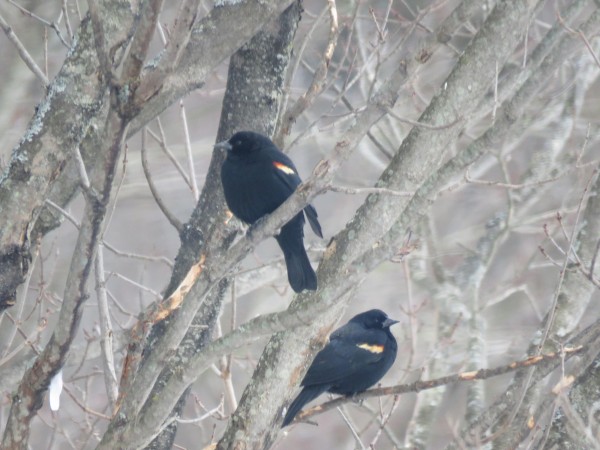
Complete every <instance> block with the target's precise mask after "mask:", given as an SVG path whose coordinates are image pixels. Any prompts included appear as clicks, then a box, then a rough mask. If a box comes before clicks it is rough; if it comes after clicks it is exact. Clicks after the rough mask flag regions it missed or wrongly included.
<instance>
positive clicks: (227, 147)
mask: <svg viewBox="0 0 600 450" xmlns="http://www.w3.org/2000/svg"><path fill="white" fill-rule="evenodd" d="M214 148H216V149H217V150H223V151H227V152H228V151H229V150H231V144H230V143H229V141H221V142H218V143H216V144H215V147H214Z"/></svg>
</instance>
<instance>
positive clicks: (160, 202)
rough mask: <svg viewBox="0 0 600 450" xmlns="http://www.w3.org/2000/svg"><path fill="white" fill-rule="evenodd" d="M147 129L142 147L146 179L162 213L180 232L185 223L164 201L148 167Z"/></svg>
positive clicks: (143, 135)
mask: <svg viewBox="0 0 600 450" xmlns="http://www.w3.org/2000/svg"><path fill="white" fill-rule="evenodd" d="M146 131H147V129H146V128H144V129H143V131H142V149H141V156H142V168H143V169H144V176H145V177H146V181H148V187H149V188H150V192H151V193H152V197H154V201H155V202H156V204H157V205H158V207H159V208H160V210H161V211H162V213H163V214H164V215H165V217H166V218H167V220H168V221H169V223H170V224H171V225H173V227H174V228H175V229H176V230H177V232H178V233H181V230H183V224H182V223H181V221H180V220H179V219H178V218H177V217H175V215H174V214H173V213H171V211H170V210H169V208H167V205H166V204H165V203H164V202H163V199H162V197H161V196H160V194H159V193H158V190H157V189H156V186H155V185H154V181H153V180H152V175H151V173H150V168H149V167H148V157H147V153H148V152H147V148H146Z"/></svg>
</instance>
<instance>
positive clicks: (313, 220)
mask: <svg viewBox="0 0 600 450" xmlns="http://www.w3.org/2000/svg"><path fill="white" fill-rule="evenodd" d="M215 148H218V149H222V150H227V158H226V159H225V162H224V163H223V167H222V169H221V182H222V183H223V191H224V193H225V200H226V201H227V206H228V207H229V209H230V210H231V212H232V213H233V214H234V215H235V216H236V217H237V218H238V219H240V220H242V221H244V222H246V223H247V224H250V225H252V224H254V223H256V222H257V221H258V220H259V219H261V218H262V217H264V216H266V215H267V214H271V213H272V212H273V211H275V210H276V209H277V208H278V207H279V206H280V205H281V204H282V203H283V202H285V201H286V200H287V198H288V197H289V196H290V195H292V193H293V192H294V191H295V190H296V188H297V187H298V185H300V183H301V182H302V180H301V179H300V177H299V176H298V170H297V169H296V166H294V163H293V162H292V160H291V159H290V158H288V156H287V155H285V154H284V153H283V152H281V151H280V150H279V149H278V148H277V146H276V145H275V144H274V143H273V142H272V141H271V139H269V138H268V137H266V136H263V135H262V134H259V133H254V132H252V131H240V132H238V133H235V134H234V135H233V136H231V138H229V139H228V140H227V141H223V142H219V143H218V144H217V145H215ZM304 214H306V217H307V218H308V223H310V227H311V228H312V230H313V231H314V232H315V234H316V235H317V236H319V237H321V238H322V237H323V233H322V232H321V225H319V221H318V220H317V211H316V210H315V208H314V207H313V206H312V205H308V206H307V207H306V208H304V212H302V211H300V213H298V214H297V215H296V216H294V217H293V218H292V219H291V220H290V221H289V222H288V223H287V224H285V225H284V226H283V227H281V231H280V232H279V234H278V235H277V236H275V239H277V242H278V244H279V246H280V247H281V250H283V256H284V258H285V264H286V266H287V272H288V280H289V282H290V285H291V286H292V289H293V290H294V291H296V292H301V291H302V290H304V289H309V290H312V291H314V290H316V289H317V275H316V274H315V271H314V270H313V268H312V267H311V265H310V261H309V259H308V255H307V254H306V250H305V249H304Z"/></svg>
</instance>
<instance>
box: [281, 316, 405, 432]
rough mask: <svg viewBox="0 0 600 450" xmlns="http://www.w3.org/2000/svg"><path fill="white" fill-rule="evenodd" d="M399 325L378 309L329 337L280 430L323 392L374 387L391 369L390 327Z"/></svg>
mask: <svg viewBox="0 0 600 450" xmlns="http://www.w3.org/2000/svg"><path fill="white" fill-rule="evenodd" d="M395 323H398V321H397V320H392V319H390V318H389V317H388V316H387V314H386V313H384V312H383V311H381V310H379V309H371V310H369V311H366V312H364V313H361V314H358V315H356V316H354V317H353V318H352V319H350V321H349V322H348V323H347V324H346V325H344V326H342V327H340V328H338V329H337V330H335V331H334V332H333V333H331V335H330V336H329V343H328V344H327V345H326V346H325V347H324V348H323V349H322V350H321V351H320V352H319V353H317V356H315V359H314V361H313V362H312V364H311V365H310V367H309V369H308V372H306V375H305V376H304V379H303V380H302V383H300V385H301V386H303V389H302V392H300V394H298V396H297V397H296V398H295V399H294V401H293V402H292V404H291V405H290V407H289V408H288V410H287V413H286V415H285V419H283V424H282V425H281V427H282V428H283V427H285V426H287V425H289V424H290V423H291V422H292V420H294V417H296V414H298V413H299V412H300V410H301V409H302V407H303V406H304V405H306V404H307V403H308V402H310V401H311V400H313V399H315V398H316V397H318V396H319V395H321V394H322V393H323V392H331V393H332V394H341V395H345V396H352V395H355V394H358V393H359V392H362V391H366V390H367V389H368V388H370V387H371V386H373V385H374V384H375V383H377V382H378V381H379V380H381V379H382V378H383V376H384V375H385V374H386V373H387V371H388V370H389V369H390V367H392V364H393V363H394V360H395V359H396V353H397V351H398V344H397V343H396V339H395V338H394V336H393V335H392V333H391V332H390V326H392V325H394V324H395Z"/></svg>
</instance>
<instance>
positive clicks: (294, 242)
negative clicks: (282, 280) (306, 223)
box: [276, 221, 317, 292]
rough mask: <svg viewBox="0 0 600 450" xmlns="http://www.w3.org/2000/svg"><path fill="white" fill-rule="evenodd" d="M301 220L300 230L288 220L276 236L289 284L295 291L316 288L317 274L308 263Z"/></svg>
mask: <svg viewBox="0 0 600 450" xmlns="http://www.w3.org/2000/svg"><path fill="white" fill-rule="evenodd" d="M302 222H303V221H302ZM302 222H301V223H300V232H298V229H297V225H296V224H293V223H291V222H290V223H288V224H287V225H285V226H284V227H282V228H281V232H280V233H279V235H277V236H276V239H277V242H278V243H279V246H280V247H281V250H282V251H283V257H284V258H285V265H286V266H287V273H288V280H289V282H290V286H292V289H293V290H294V291H295V292H302V291H303V290H304V289H308V290H311V291H314V290H316V289H317V274H315V271H314V270H313V268H312V266H311V265H310V260H309V259H308V255H307V254H306V250H305V249H304V242H303V239H302V232H301V231H302V225H303V223H302Z"/></svg>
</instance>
